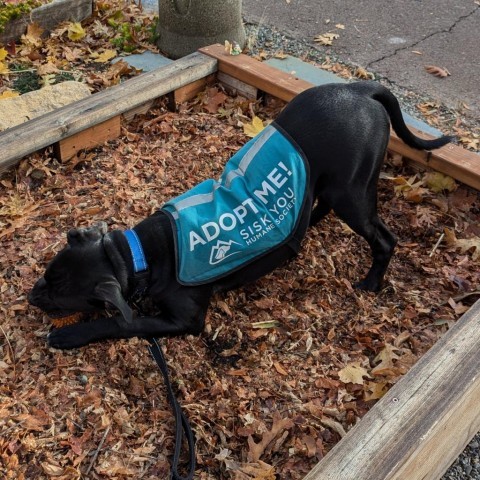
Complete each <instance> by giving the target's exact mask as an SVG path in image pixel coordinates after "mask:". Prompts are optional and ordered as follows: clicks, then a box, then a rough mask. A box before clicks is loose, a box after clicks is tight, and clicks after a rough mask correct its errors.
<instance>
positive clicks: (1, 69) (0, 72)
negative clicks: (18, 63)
mask: <svg viewBox="0 0 480 480" xmlns="http://www.w3.org/2000/svg"><path fill="white" fill-rule="evenodd" d="M6 73H10V70H9V69H8V67H7V65H5V64H4V63H3V62H0V75H4V74H6Z"/></svg>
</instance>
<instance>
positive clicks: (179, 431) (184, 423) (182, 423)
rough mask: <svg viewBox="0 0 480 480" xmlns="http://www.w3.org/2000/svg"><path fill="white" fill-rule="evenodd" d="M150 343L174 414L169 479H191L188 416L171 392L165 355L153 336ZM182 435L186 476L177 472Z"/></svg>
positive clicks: (192, 458) (192, 464)
mask: <svg viewBox="0 0 480 480" xmlns="http://www.w3.org/2000/svg"><path fill="white" fill-rule="evenodd" d="M148 341H149V342H150V345H149V346H148V349H149V350H150V353H151V354H152V356H153V358H154V360H155V361H156V362H157V365H158V368H159V369H160V371H161V372H162V375H163V379H164V380H165V386H166V387H167V397H168V401H169V402H170V405H171V406H172V409H173V413H174V415H175V449H174V452H173V462H172V476H171V480H192V479H193V475H194V473H195V437H194V436H193V432H192V428H191V427H190V423H189V422H188V418H187V417H186V416H185V414H184V413H183V411H182V408H181V407H180V404H179V403H178V400H177V399H176V397H175V394H174V393H173V388H172V384H171V383H170V378H169V375H168V367H167V362H166V360H165V357H164V355H163V352H162V348H161V347H160V345H159V344H158V342H157V340H156V339H155V338H153V337H152V338H149V339H148ZM183 435H185V438H186V440H187V443H188V455H189V461H188V464H189V471H188V475H187V476H186V477H182V476H181V475H180V474H179V473H178V461H179V459H180V452H181V449H182V439H183Z"/></svg>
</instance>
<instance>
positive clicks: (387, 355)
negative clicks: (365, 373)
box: [371, 343, 400, 375]
mask: <svg viewBox="0 0 480 480" xmlns="http://www.w3.org/2000/svg"><path fill="white" fill-rule="evenodd" d="M395 351H398V348H397V347H394V346H393V345H390V344H389V343H386V344H385V347H383V348H382V350H380V353H379V354H378V355H377V356H376V357H375V358H374V360H373V361H374V362H375V363H378V365H377V366H376V367H375V368H373V369H372V372H371V373H372V374H373V375H375V374H376V373H377V372H378V371H380V370H384V369H386V368H392V367H394V363H393V361H394V360H398V359H399V358H400V357H399V356H398V355H397V354H396V353H395Z"/></svg>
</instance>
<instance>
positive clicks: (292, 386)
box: [0, 87, 480, 480]
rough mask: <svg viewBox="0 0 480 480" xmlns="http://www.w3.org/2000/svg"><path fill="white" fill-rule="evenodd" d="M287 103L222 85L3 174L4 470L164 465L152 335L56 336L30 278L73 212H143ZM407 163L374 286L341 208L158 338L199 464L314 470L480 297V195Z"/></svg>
mask: <svg viewBox="0 0 480 480" xmlns="http://www.w3.org/2000/svg"><path fill="white" fill-rule="evenodd" d="M280 108H281V105H279V104H278V103H275V102H273V103H269V104H268V105H263V106H261V105H259V104H256V103H255V104H252V103H249V102H248V101H246V100H245V99H242V98H241V97H235V98H232V97H229V96H227V95H226V94H225V93H224V92H223V91H221V90H220V88H219V87H210V88H208V89H207V90H206V91H205V93H203V94H201V95H200V96H198V97H197V99H195V100H194V101H192V102H189V103H186V104H183V105H181V108H180V110H179V112H178V113H172V112H169V111H168V110H166V109H165V107H164V105H161V104H160V105H158V106H157V107H155V108H153V109H152V110H151V111H150V112H149V113H148V114H147V115H144V116H137V117H135V118H134V120H133V121H132V122H131V123H129V124H124V125H123V135H122V136H121V137H120V138H119V139H118V140H116V141H113V142H110V143H109V144H107V145H105V146H104V147H102V148H98V149H96V150H93V151H90V152H86V153H81V154H79V155H78V156H77V157H75V158H74V159H73V160H71V161H70V162H68V163H66V164H60V163H58V162H57V161H56V160H55V159H54V158H53V157H52V154H51V152H50V151H48V150H47V151H46V152H44V153H37V154H34V155H31V156H30V157H28V158H27V159H25V160H24V161H23V162H21V163H20V164H19V165H18V166H17V167H16V168H15V169H12V170H10V171H9V172H8V173H7V174H6V175H5V176H4V177H3V178H2V179H1V185H0V227H1V230H0V242H1V249H2V252H3V254H2V256H1V258H0V269H1V270H0V271H1V272H2V277H3V278H2V282H1V283H0V285H1V286H0V299H1V302H0V309H1V315H2V319H3V320H2V322H1V324H0V326H1V329H0V335H1V337H2V340H1V343H0V473H1V475H2V477H3V478H7V479H47V478H56V479H76V478H80V477H81V478H91V479H108V478H112V479H123V478H139V479H140V478H142V479H143V478H144V479H154V478H168V472H169V467H170V463H169V459H170V455H171V453H172V450H173V432H174V421H173V417H172V413H171V410H170V408H169V405H168V403H167V400H166V392H165V389H164V386H163V382H162V379H161V376H160V374H159V372H158V371H157V369H156V366H155V365H154V363H153V361H152V359H151V358H150V356H149V353H148V351H147V348H146V343H145V341H143V340H139V339H131V340H122V341H115V342H113V341H112V342H104V343H101V344H95V345H91V346H88V347H85V348H82V349H78V350H74V351H58V350H54V349H49V348H47V347H46V343H45V336H46V334H47V333H48V331H49V329H50V328H51V324H50V323H49V320H48V319H47V318H46V317H43V316H42V314H41V313H40V312H39V311H38V310H36V309H33V308H30V307H29V306H28V305H27V301H26V294H27V293H28V291H29V289H30V288H31V286H32V285H33V282H34V281H35V280H36V279H37V278H38V277H39V276H40V275H41V274H42V273H43V271H44V267H45V264H46V262H47V261H48V260H49V259H51V258H52V257H53V255H54V254H55V252H57V251H58V250H59V249H60V248H61V247H62V245H63V244H64V243H65V233H66V232H67V231H68V229H69V228H72V227H73V226H86V225H90V224H92V223H94V222H95V221H99V220H107V221H108V223H109V227H110V228H112V229H113V228H120V229H126V228H129V227H131V226H132V225H134V224H136V223H137V222H138V221H140V220H141V219H142V218H144V217H145V216H147V215H149V214H150V213H152V212H153V211H155V209H157V208H158V207H159V206H160V205H162V203H163V202H164V201H166V200H168V199H169V198H171V197H172V196H175V195H178V194H180V193H182V192H183V191H184V190H185V189H187V188H190V187H192V186H194V185H195V184H197V183H198V182H200V181H202V180H203V179H206V178H215V177H218V176H219V174H220V172H221V171H222V168H223V165H224V164H225V162H226V160H227V159H228V158H229V157H230V156H231V155H232V154H233V153H234V152H235V151H236V150H237V149H238V148H240V146H241V145H243V144H244V143H245V142H246V141H247V140H248V137H247V136H246V135H245V133H244V129H243V128H242V126H243V125H245V124H246V125H247V126H249V127H250V129H252V128H253V129H255V128H258V119H257V118H256V117H257V116H258V117H261V118H262V119H264V120H267V119H269V118H274V116H275V114H276V112H278V110H279V109H280ZM252 119H254V120H255V121H253V122H252ZM247 131H248V128H247ZM252 134H253V133H252ZM401 163H402V162H401V161H400V159H398V158H390V159H389V161H388V162H387V164H386V165H385V167H384V171H383V173H382V179H381V180H380V186H379V209H380V214H381V217H382V218H383V219H384V220H385V222H386V223H387V225H389V226H390V227H391V229H392V230H393V231H394V232H395V234H396V235H397V236H398V238H399V244H398V247H397V249H396V253H395V256H394V258H393V260H392V264H391V266H390V269H389V271H388V275H387V278H386V286H385V288H384V290H383V291H382V292H380V293H379V294H378V295H375V294H370V293H364V292H360V291H357V290H355V289H354V288H352V283H353V282H354V281H357V280H358V279H360V278H361V277H362V275H363V274H364V273H365V271H366V269H367V268H368V266H369V261H370V260H369V250H368V246H367V245H366V243H365V242H364V240H363V239H361V238H360V237H358V236H357V235H355V234H353V233H352V232H351V231H349V230H348V228H347V227H346V226H345V225H344V224H342V223H341V222H340V221H339V220H338V219H337V218H336V217H335V216H334V215H333V214H330V215H328V216H327V218H326V219H324V220H323V221H322V222H321V223H320V224H319V225H318V226H316V227H314V228H312V229H310V230H309V233H308V235H307V237H306V239H305V240H304V244H303V249H302V251H301V253H300V255H299V256H298V257H297V258H296V259H295V260H293V261H291V262H289V263H288V264H286V265H284V266H282V267H280V268H278V269H277V270H276V271H274V272H273V273H271V274H270V275H268V276H266V277H265V278H263V279H261V280H259V281H258V282H256V283H255V284H252V285H248V286H246V287H245V288H242V289H240V290H236V291H232V292H229V293H226V294H218V295H217V296H215V297H214V298H213V300H212V304H211V308H210V310H209V313H208V317H207V325H206V328H205V331H204V333H203V334H202V335H200V336H199V337H193V336H187V337H180V338H171V339H163V340H162V344H163V345H164V349H165V352H166V355H167V358H168V362H169V366H170V369H171V375H172V378H173V381H174V388H175V390H176V391H177V395H178V398H179V401H180V402H181V404H182V406H183V408H184V410H185V412H186V414H187V415H188V417H189V419H190V421H191V423H192V426H193V428H194V430H195V432H196V438H197V461H198V466H197V474H196V478H199V479H212V480H213V479H237V480H245V479H246V480H248V479H252V480H253V479H267V480H268V479H272V480H273V479H275V478H281V479H301V478H303V477H304V476H305V474H306V473H307V472H308V471H309V470H310V469H311V468H313V466H314V465H315V464H316V463H317V462H318V461H319V460H321V458H322V457H323V456H324V455H325V454H326V453H327V452H328V451H329V450H330V449H331V448H332V447H333V446H334V445H335V444H336V443H337V442H338V441H340V440H341V438H342V436H343V435H344V434H345V432H346V431H348V430H349V429H350V428H352V426H353V425H355V424H356V423H357V422H358V421H360V419H361V417H362V416H363V415H364V414H365V413H366V412H367V411H368V410H369V409H370V408H371V407H373V406H374V404H375V402H376V400H377V399H378V398H380V397H381V396H382V395H383V394H384V393H385V392H386V391H387V390H388V388H389V387H390V386H391V385H393V384H394V383H395V382H397V381H398V380H399V378H401V376H402V375H403V374H404V373H406V372H407V371H408V369H409V367H411V366H412V365H413V364H414V363H415V362H416V361H417V360H418V358H420V356H421V355H422V354H423V353H425V352H426V351H427V350H428V349H429V348H430V347H431V346H432V345H433V344H434V343H435V342H436V340H437V339H438V338H439V337H440V336H442V335H443V334H444V333H445V332H446V331H447V329H448V328H449V326H451V325H452V324H453V323H454V322H455V321H456V320H457V319H458V318H459V317H460V316H461V314H462V313H464V312H465V311H466V310H467V309H468V306H469V305H470V304H471V303H473V301H474V300H475V299H476V298H478V295H479V288H480V287H479V283H480V282H479V280H480V273H479V268H478V257H479V254H480V240H479V236H480V199H479V194H478V192H476V191H473V190H471V189H469V188H467V187H465V186H460V185H455V184H454V183H453V182H452V181H451V180H449V179H448V178H445V177H443V176H438V175H434V174H425V173H418V172H415V171H414V170H412V169H411V168H410V167H408V166H404V165H402V164H401ZM428 185H430V187H428ZM432 189H433V190H440V192H439V193H435V192H434V191H433V190H432ZM442 233H446V235H445V236H444V238H443V240H442V241H441V242H440V243H438V245H437V242H438V240H439V236H440V235H441V234H442ZM137 307H138V308H139V309H140V310H148V309H150V308H151V307H150V306H149V305H147V304H145V305H138V306H137ZM92 321H95V320H94V319H93V320H92Z"/></svg>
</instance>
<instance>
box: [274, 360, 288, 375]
mask: <svg viewBox="0 0 480 480" xmlns="http://www.w3.org/2000/svg"><path fill="white" fill-rule="evenodd" d="M273 366H274V367H275V370H276V371H277V372H278V373H279V374H280V375H288V372H287V371H286V370H285V369H284V368H283V366H282V364H281V363H280V362H273Z"/></svg>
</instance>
